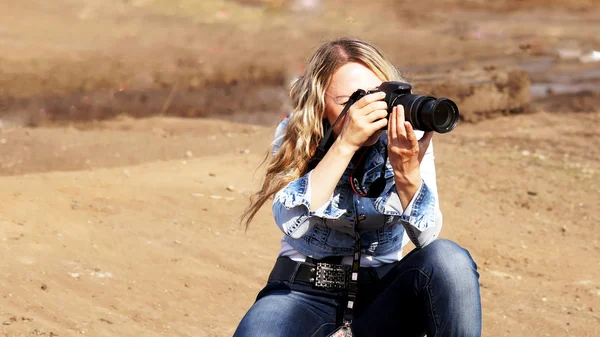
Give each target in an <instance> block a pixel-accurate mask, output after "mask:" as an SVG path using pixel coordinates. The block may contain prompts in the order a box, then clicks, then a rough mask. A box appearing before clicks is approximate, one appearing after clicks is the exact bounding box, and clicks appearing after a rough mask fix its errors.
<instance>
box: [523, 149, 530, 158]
mask: <svg viewBox="0 0 600 337" xmlns="http://www.w3.org/2000/svg"><path fill="white" fill-rule="evenodd" d="M521 154H522V155H523V156H524V157H529V155H530V154H531V152H529V151H527V150H523V151H521Z"/></svg>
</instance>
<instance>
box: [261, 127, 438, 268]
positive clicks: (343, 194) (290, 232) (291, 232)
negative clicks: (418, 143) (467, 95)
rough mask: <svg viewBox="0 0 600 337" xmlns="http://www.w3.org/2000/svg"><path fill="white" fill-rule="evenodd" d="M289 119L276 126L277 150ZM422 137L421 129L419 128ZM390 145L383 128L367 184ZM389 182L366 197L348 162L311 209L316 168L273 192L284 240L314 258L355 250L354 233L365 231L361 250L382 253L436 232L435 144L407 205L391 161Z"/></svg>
mask: <svg viewBox="0 0 600 337" xmlns="http://www.w3.org/2000/svg"><path fill="white" fill-rule="evenodd" d="M287 122H288V119H285V120H283V121H282V122H281V123H280V124H279V126H278V127H277V130H276V131H275V140H274V142H273V154H275V153H276V152H277V151H278V150H279V147H280V146H281V142H282V138H283V135H284V133H285V130H286V127H287ZM417 136H418V138H420V137H421V136H422V133H420V134H417ZM386 147H387V133H384V134H383V135H382V136H381V138H380V139H379V140H378V142H377V143H376V144H375V145H374V149H373V151H370V153H369V155H368V156H367V160H366V164H365V165H366V166H365V170H364V175H363V177H362V182H363V186H366V187H368V186H369V185H370V184H371V183H372V182H373V181H374V180H375V179H376V178H378V177H379V175H380V173H381V166H382V165H384V162H383V153H384V151H385V150H386ZM385 165H386V170H385V178H386V186H385V189H384V191H383V192H382V193H381V195H380V196H378V197H377V198H368V197H361V196H359V195H357V194H356V193H354V191H353V190H352V188H351V186H350V173H351V172H352V170H353V169H354V166H353V164H352V163H350V164H349V165H348V167H347V168H346V170H345V172H344V174H343V175H342V178H341V179H340V181H339V182H338V183H337V186H336V187H335V189H334V191H333V193H332V195H331V197H330V198H329V200H328V201H327V202H326V203H325V204H324V205H323V206H322V207H320V208H319V209H317V210H315V211H309V210H310V195H311V185H310V179H311V178H310V176H311V173H312V171H310V172H308V173H307V174H305V175H304V176H302V177H300V178H298V179H296V180H294V181H292V182H290V183H289V184H288V185H287V186H286V187H284V188H283V189H282V190H280V191H279V192H277V193H276V194H275V196H274V198H273V215H274V218H275V222H276V223H277V226H279V228H280V229H281V230H282V231H283V233H284V234H285V236H284V240H285V241H286V242H287V243H288V244H289V245H290V246H292V247H293V248H294V249H296V250H297V251H298V252H300V253H302V254H305V255H308V256H311V257H313V258H317V259H320V258H323V257H325V256H347V255H352V252H353V248H354V241H355V233H356V232H359V233H360V238H361V247H362V252H363V253H364V254H366V255H371V256H379V255H385V254H389V253H392V252H396V251H399V250H400V249H402V247H403V246H404V245H405V244H406V243H407V242H408V239H407V237H408V238H410V240H411V241H412V242H413V243H414V244H415V246H416V247H417V248H420V247H423V246H425V245H427V244H428V243H429V242H431V241H433V240H435V238H437V236H438V234H439V232H440V230H441V227H442V217H441V212H440V211H439V203H438V198H437V187H436V182H435V167H434V164H433V146H432V144H430V146H429V148H428V150H427V152H426V154H425V157H424V158H423V161H422V162H421V177H422V181H421V186H420V187H419V189H418V190H417V192H416V193H415V195H414V197H413V199H412V200H411V202H410V204H409V205H408V207H407V208H406V210H403V208H402V205H401V203H400V198H399V196H398V193H397V192H396V187H395V183H394V178H393V176H394V173H393V169H392V167H391V165H390V162H389V160H388V161H386V163H385Z"/></svg>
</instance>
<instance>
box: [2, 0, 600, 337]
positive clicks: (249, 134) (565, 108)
mask: <svg viewBox="0 0 600 337" xmlns="http://www.w3.org/2000/svg"><path fill="white" fill-rule="evenodd" d="M313 3H314V4H320V5H319V6H317V7H310V6H309V5H310V4H313ZM599 7H600V3H599V2H597V1H594V0H590V1H584V0H581V1H575V2H569V3H566V2H565V3H563V2H561V1H556V0H555V1H550V2H546V1H508V0H507V1H497V2H494V3H493V4H487V3H485V2H482V1H458V0H457V1H438V2H435V3H434V2H428V1H425V2H419V3H418V4H413V3H412V2H410V3H409V2H406V3H404V2H402V3H398V2H394V1H384V0H382V1H374V2H367V3H365V2H359V1H341V0H339V1H334V0H332V1H322V2H319V1H259V0H256V1H250V0H245V1H217V0H214V1H213V0H207V1H192V0H172V1H167V0H154V1H151V0H131V1H116V0H104V1H100V0H97V1H96V0H89V1H85V2H83V1H76V0H60V1H53V2H38V1H33V0H22V1H20V2H18V3H15V2H13V1H0V18H2V21H3V23H4V24H3V25H1V26H0V47H1V48H2V51H3V52H2V55H0V185H1V186H2V189H0V229H1V230H0V239H1V242H2V244H1V245H0V250H1V251H2V253H1V254H0V268H1V269H2V270H3V273H2V277H0V296H2V299H3V301H2V303H3V304H2V306H0V323H1V324H0V336H7V337H8V336H10V337H15V336H78V335H88V336H99V337H101V336H110V337H114V336H140V335H143V336H200V337H201V336H211V337H212V336H215V337H216V336H219V337H221V336H231V335H232V334H233V331H234V330H235V327H236V325H237V323H238V322H239V320H240V319H241V317H242V316H243V314H244V313H245V311H246V310H247V309H248V307H249V306H250V305H251V304H252V302H253V300H254V297H255V296H256V293H257V292H258V290H259V289H260V288H261V287H262V286H263V285H264V282H265V280H266V277H267V275H268V273H269V272H270V268H271V267H272V264H273V262H274V259H275V257H276V254H277V252H278V249H279V239H280V237H281V235H282V234H281V232H280V231H279V230H278V228H277V227H276V226H275V225H274V223H273V221H272V215H271V211H270V208H269V207H265V208H263V209H262V210H261V211H260V212H259V214H258V215H257V217H256V219H255V221H254V222H253V224H252V225H251V227H250V229H249V230H248V231H246V232H245V231H244V228H243V227H242V226H241V225H240V224H239V222H238V217H239V215H240V214H241V212H242V210H243V208H244V207H245V206H246V205H247V200H248V195H249V193H250V192H251V191H253V190H254V189H255V188H256V187H257V186H258V184H259V182H260V178H261V172H262V171H261V169H260V168H258V169H257V167H258V165H259V163H260V162H261V160H262V159H263V157H264V155H265V153H266V151H267V148H268V145H269V142H270V141H271V139H272V135H273V131H274V127H275V125H276V124H277V123H278V121H279V120H280V118H281V115H282V114H284V113H285V106H286V101H285V96H284V95H285V90H284V89H283V86H284V85H285V83H287V82H288V81H289V80H290V79H291V78H292V77H293V76H294V75H295V74H296V73H297V71H298V70H299V69H300V65H301V63H302V61H303V59H304V58H305V57H306V56H307V55H308V53H309V52H310V51H311V50H312V49H313V48H314V47H315V45H316V44H318V43H319V42H321V41H323V40H325V39H328V38H331V37H335V36H340V35H354V36H360V37H363V38H366V39H369V40H371V41H373V42H374V43H376V44H377V45H378V46H380V47H382V49H383V50H384V51H385V52H386V53H387V54H389V56H390V57H391V58H392V59H393V60H394V62H396V63H397V64H399V65H401V66H402V67H403V68H405V70H406V73H407V74H408V76H409V78H411V77H418V76H420V75H424V74H435V73H443V72H447V71H450V70H452V71H454V72H456V69H462V67H471V68H473V67H482V68H483V67H490V66H494V67H496V66H517V67H521V68H523V69H526V70H527V71H528V72H529V73H530V78H531V83H532V90H531V92H532V104H533V105H534V109H532V110H530V111H529V113H524V114H507V115H504V116H495V117H494V118H490V119H484V120H482V121H480V122H478V123H461V124H460V125H459V126H458V128H457V129H456V130H454V131H453V132H451V133H449V134H445V135H436V136H435V138H434V142H435V147H436V167H437V172H438V188H439V192H440V199H441V207H442V212H443V213H444V228H443V230H442V237H445V238H449V239H452V240H455V241H457V242H458V243H460V244H461V245H463V246H464V247H466V248H467V249H469V250H470V252H471V254H472V255H473V257H474V258H475V260H476V262H477V263H478V265H479V267H480V274H481V286H482V301H483V319H484V322H483V323H484V335H485V336H588V337H596V336H600V233H599V232H598V229H600V228H599V223H600V209H599V207H598V204H599V203H600V148H599V147H598V144H600V131H599V130H600V129H599V126H600V109H599V108H598V107H597V104H598V102H600V101H599V100H598V98H599V97H600V89H599V88H598V86H597V85H598V84H600V74H599V73H600V63H585V62H582V61H581V59H580V58H581V57H582V56H584V55H587V53H588V52H589V51H592V50H600V35H598V33H597V32H598V31H600V8H599ZM392 38H393V39H392ZM390 41H393V42H390ZM423 41H425V42H423ZM424 55H425V56H424ZM282 95H283V96H282ZM144 97H145V98H144ZM481 99H482V100H485V97H482V98H481ZM192 116H203V117H207V118H181V117H192ZM135 117H145V118H135Z"/></svg>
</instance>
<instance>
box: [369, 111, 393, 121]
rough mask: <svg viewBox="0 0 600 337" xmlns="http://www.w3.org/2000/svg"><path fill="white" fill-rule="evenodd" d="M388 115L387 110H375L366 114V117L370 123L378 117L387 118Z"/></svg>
mask: <svg viewBox="0 0 600 337" xmlns="http://www.w3.org/2000/svg"><path fill="white" fill-rule="evenodd" d="M387 115H388V112H387V110H374V111H372V112H371V113H370V114H368V115H366V116H365V118H366V120H367V121H369V123H371V122H373V121H376V120H378V119H382V118H386V117H387Z"/></svg>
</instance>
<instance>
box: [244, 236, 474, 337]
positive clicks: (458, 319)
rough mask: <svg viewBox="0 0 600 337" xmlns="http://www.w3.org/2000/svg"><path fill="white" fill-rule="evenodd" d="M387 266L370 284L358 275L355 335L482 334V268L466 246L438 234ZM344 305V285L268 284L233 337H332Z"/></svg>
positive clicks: (353, 326)
mask: <svg viewBox="0 0 600 337" xmlns="http://www.w3.org/2000/svg"><path fill="white" fill-rule="evenodd" d="M380 268H386V266H383V267H380ZM387 269H389V270H387ZM387 269H386V273H385V275H384V276H383V277H381V278H380V279H374V280H373V281H371V282H370V283H364V282H362V283H361V282H360V279H359V287H358V297H357V301H356V303H355V306H354V308H355V309H354V310H355V311H354V312H355V316H354V321H353V322H352V330H353V331H354V336H355V337H376V336H386V337H387V336H423V335H425V334H427V336H428V337H438V336H461V337H470V336H481V298H480V294H479V281H478V280H479V273H478V272H477V265H476V264H475V262H474V261H473V259H472V258H471V255H470V254H469V252H468V251H467V250H465V249H463V248H461V247H460V246H458V245H457V244H455V243H454V242H452V241H448V240H443V239H438V240H435V241H433V242H432V243H430V244H429V245H427V246H426V247H424V248H422V249H418V250H417V249H415V250H413V251H412V252H410V253H409V254H408V255H407V256H405V257H404V258H403V259H402V260H401V261H399V262H397V263H395V264H394V265H393V266H391V269H390V267H389V266H388V267H387ZM345 305H346V302H345V299H344V293H343V292H340V291H327V290H321V289H315V288H313V287H312V286H311V285H302V284H295V283H294V284H290V283H288V282H269V283H268V284H267V286H266V287H265V288H264V289H263V290H262V291H261V292H260V293H259V294H258V297H257V300H256V302H255V303H254V305H252V307H251V308H250V310H249V311H248V312H247V313H246V315H245V316H244V318H243V319H242V321H241V322H240V324H239V326H238V328H237V330H236V332H235V334H234V337H309V336H310V337H313V336H314V337H316V336H327V335H328V334H329V333H331V332H333V331H334V330H335V329H336V328H337V327H338V326H339V325H340V323H341V317H342V314H343V308H344V307H345Z"/></svg>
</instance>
